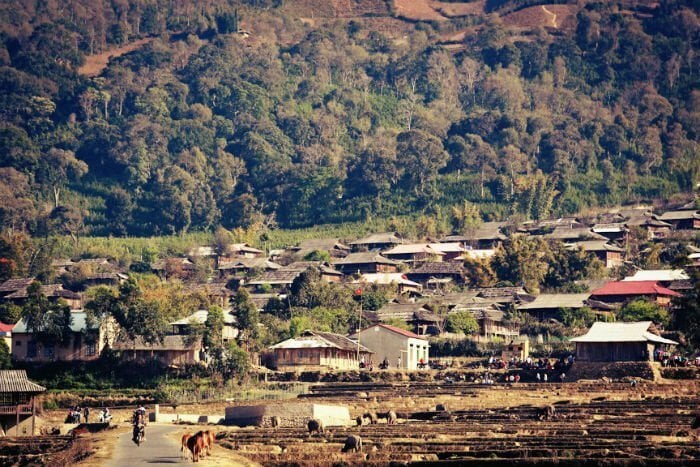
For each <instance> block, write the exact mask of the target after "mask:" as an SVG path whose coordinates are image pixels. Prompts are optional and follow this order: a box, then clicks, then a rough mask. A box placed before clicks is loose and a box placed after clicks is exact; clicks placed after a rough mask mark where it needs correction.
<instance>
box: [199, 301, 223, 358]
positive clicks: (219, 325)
mask: <svg viewBox="0 0 700 467" xmlns="http://www.w3.org/2000/svg"><path fill="white" fill-rule="evenodd" d="M223 331H224V310H222V309H221V307H218V306H212V307H210V308H209V313H208V314H207V319H206V321H204V339H203V343H204V346H205V347H206V348H208V349H209V354H210V355H213V356H214V357H215V358H219V357H220V356H221V351H222V350H223Z"/></svg>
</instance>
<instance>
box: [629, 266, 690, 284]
mask: <svg viewBox="0 0 700 467" xmlns="http://www.w3.org/2000/svg"><path fill="white" fill-rule="evenodd" d="M687 279H690V276H689V275H688V273H686V272H685V271H684V270H682V269H649V270H647V271H637V272H635V273H634V275H632V276H629V277H625V278H624V279H622V281H623V282H639V281H654V282H672V281H683V280H687Z"/></svg>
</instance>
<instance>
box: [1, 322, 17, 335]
mask: <svg viewBox="0 0 700 467" xmlns="http://www.w3.org/2000/svg"><path fill="white" fill-rule="evenodd" d="M14 327H15V325H14V324H5V323H3V322H2V321H0V332H10V331H12V328H14Z"/></svg>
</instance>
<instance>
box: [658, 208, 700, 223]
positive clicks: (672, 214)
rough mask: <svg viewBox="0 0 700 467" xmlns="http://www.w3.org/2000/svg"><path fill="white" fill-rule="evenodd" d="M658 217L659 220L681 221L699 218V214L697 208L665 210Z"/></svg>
mask: <svg viewBox="0 0 700 467" xmlns="http://www.w3.org/2000/svg"><path fill="white" fill-rule="evenodd" d="M658 219H659V220H661V221H681V220H686V219H700V214H698V211H697V210H692V211H667V212H665V213H663V214H661V215H660V216H658Z"/></svg>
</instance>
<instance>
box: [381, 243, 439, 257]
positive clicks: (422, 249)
mask: <svg viewBox="0 0 700 467" xmlns="http://www.w3.org/2000/svg"><path fill="white" fill-rule="evenodd" d="M418 253H426V254H429V255H444V254H445V253H443V252H441V251H437V250H435V249H433V248H431V247H430V245H428V244H427V243H408V244H404V245H396V246H395V247H394V248H392V249H391V250H387V251H385V252H383V253H382V254H384V255H413V254H418Z"/></svg>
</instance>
